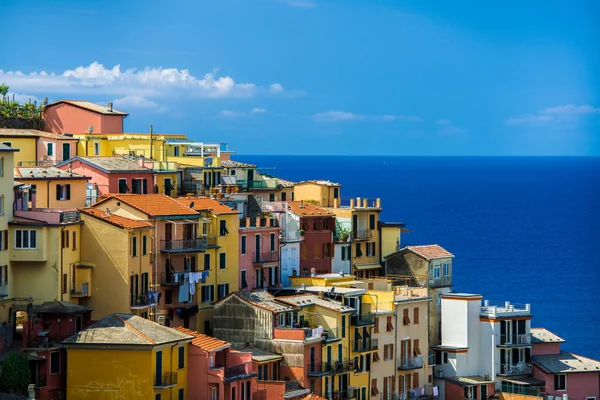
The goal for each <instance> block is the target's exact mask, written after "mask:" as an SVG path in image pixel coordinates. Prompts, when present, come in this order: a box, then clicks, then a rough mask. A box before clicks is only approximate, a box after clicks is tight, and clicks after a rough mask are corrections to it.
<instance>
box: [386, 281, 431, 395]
mask: <svg viewBox="0 0 600 400" xmlns="http://www.w3.org/2000/svg"><path fill="white" fill-rule="evenodd" d="M392 288H393V286H392ZM395 297H396V294H395V293H394V319H395V320H396V325H395V326H396V334H395V335H394V369H395V370H396V369H397V368H398V357H397V356H396V354H398V334H399V333H400V332H399V330H398V304H397V303H396V301H395ZM428 347H429V346H428ZM427 350H428V351H429V348H428V349H427ZM398 389H400V388H398ZM402 393H404V385H403V389H402Z"/></svg>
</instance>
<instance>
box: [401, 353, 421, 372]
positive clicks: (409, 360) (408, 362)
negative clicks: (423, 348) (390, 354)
mask: <svg viewBox="0 0 600 400" xmlns="http://www.w3.org/2000/svg"><path fill="white" fill-rule="evenodd" d="M422 366H423V356H416V357H405V358H404V359H402V360H398V369H416V368H421V367H422Z"/></svg>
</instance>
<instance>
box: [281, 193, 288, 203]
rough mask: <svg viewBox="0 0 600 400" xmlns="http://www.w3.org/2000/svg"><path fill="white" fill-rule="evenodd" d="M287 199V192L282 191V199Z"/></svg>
mask: <svg viewBox="0 0 600 400" xmlns="http://www.w3.org/2000/svg"><path fill="white" fill-rule="evenodd" d="M286 200H287V193H286V192H281V201H286Z"/></svg>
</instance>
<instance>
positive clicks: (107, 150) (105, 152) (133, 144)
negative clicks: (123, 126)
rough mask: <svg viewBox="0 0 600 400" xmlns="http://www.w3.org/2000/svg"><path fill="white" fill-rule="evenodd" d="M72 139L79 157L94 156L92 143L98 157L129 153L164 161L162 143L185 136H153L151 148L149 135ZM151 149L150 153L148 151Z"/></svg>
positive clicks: (96, 136)
mask: <svg viewBox="0 0 600 400" xmlns="http://www.w3.org/2000/svg"><path fill="white" fill-rule="evenodd" d="M74 137H75V138H77V139H79V145H78V148H77V151H78V153H77V154H79V155H80V156H85V155H86V154H87V155H88V156H94V155H96V154H95V149H94V147H95V146H94V143H99V144H100V154H99V155H101V156H112V155H129V154H130V152H131V153H133V154H135V155H136V156H144V157H146V158H150V155H152V159H154V160H159V161H165V157H164V152H165V145H164V143H165V141H166V140H167V139H168V140H173V139H181V140H185V135H173V136H171V137H168V138H167V137H165V136H164V135H154V136H153V139H152V146H150V135H149V134H143V133H139V134H123V135H102V134H93V135H74ZM86 137H87V138H89V140H86ZM151 147H152V151H150V148H151ZM86 148H87V153H86ZM150 153H152V154H150Z"/></svg>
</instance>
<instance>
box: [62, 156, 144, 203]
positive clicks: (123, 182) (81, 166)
mask: <svg viewBox="0 0 600 400" xmlns="http://www.w3.org/2000/svg"><path fill="white" fill-rule="evenodd" d="M141 162H143V161H135V160H131V159H129V158H126V157H120V156H113V157H99V156H97V157H74V158H72V159H70V160H68V161H64V162H62V163H60V164H58V165H56V168H59V169H62V170H63V171H71V172H74V173H76V174H79V175H82V176H85V177H88V178H91V179H90V181H91V182H93V183H94V184H95V189H97V191H98V196H102V195H105V194H108V193H121V194H147V193H154V176H155V173H154V171H153V170H151V169H149V168H146V167H144V166H142V165H141V164H140V163H141Z"/></svg>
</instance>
